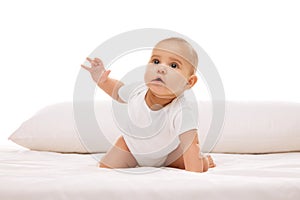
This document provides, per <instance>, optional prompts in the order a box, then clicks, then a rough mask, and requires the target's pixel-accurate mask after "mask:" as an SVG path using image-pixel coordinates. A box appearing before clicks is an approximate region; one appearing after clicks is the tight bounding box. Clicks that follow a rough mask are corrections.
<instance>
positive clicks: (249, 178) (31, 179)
mask: <svg viewBox="0 0 300 200" xmlns="http://www.w3.org/2000/svg"><path fill="white" fill-rule="evenodd" d="M102 155H103V154H95V155H88V154H61V153H53V152H39V151H30V150H27V149H23V148H16V147H1V148H0V199H1V200H24V199H30V200H40V199H49V200H50V199H55V200H59V199H72V200H79V199H80V200H83V199H84V200H89V199H95V200H96V199H101V200H102V199H109V200H113V199H118V200H120V199H132V200H140V199H143V200H147V199H172V200H173V199H180V200H182V199H189V200H190V199H207V200H215V199H222V200H224V199H239V200H240V199H243V200H245V199H251V200H252V199H256V200H260V199H261V200H266V199H272V200H277V199H278V200H279V199H280V200H289V199H291V200H296V199H300V152H298V153H278V154H260V155H242V154H211V155H212V157H213V158H214V160H215V162H216V164H217V167H216V168H213V169H209V171H208V172H206V173H195V172H188V171H184V170H180V169H174V168H167V167H164V168H152V167H141V168H131V169H114V170H112V169H103V168H98V167H97V160H99V159H100V158H101V156H102Z"/></svg>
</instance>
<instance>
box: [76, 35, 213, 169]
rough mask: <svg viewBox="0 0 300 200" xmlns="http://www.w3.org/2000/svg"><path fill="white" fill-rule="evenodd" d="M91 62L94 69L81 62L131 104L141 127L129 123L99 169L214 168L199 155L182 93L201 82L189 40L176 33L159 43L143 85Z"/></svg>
mask: <svg viewBox="0 0 300 200" xmlns="http://www.w3.org/2000/svg"><path fill="white" fill-rule="evenodd" d="M87 60H88V61H89V62H90V64H91V67H87V66H85V65H81V66H82V67H83V68H84V69H86V70H87V71H89V72H90V74H91V76H92V78H93V80H94V81H95V82H96V83H97V85H98V86H99V87H100V88H101V89H102V90H104V91H105V92H106V93H107V94H108V95H110V96H111V97H112V98H113V99H115V100H116V101H118V102H120V103H127V106H128V112H129V114H130V120H131V121H133V122H134V123H135V124H137V125H138V126H136V125H132V124H131V123H128V125H126V127H127V129H126V128H125V129H124V130H123V131H122V132H124V134H122V136H120V137H119V138H118V139H117V141H116V142H115V144H114V146H113V147H112V148H111V149H110V150H109V151H108V152H107V153H106V155H105V156H104V157H103V158H102V159H101V161H100V164H99V167H103V168H129V167H137V166H141V167H142V166H149V167H163V166H164V167H173V168H179V169H184V170H187V171H193V172H206V171H207V170H208V168H212V167H215V163H214V162H213V160H212V158H211V156H209V155H207V156H205V155H202V154H201V153H200V147H199V141H198V134H197V130H198V122H197V119H195V116H194V115H193V109H192V108H191V107H190V105H189V103H188V102H187V100H186V97H185V95H184V92H185V91H186V90H188V89H190V88H192V87H193V86H194V85H195V83H196V82H197V76H196V75H195V72H196V68H197V65H198V56H197V53H196V51H195V50H194V49H193V47H192V46H191V45H190V44H189V43H188V42H187V41H185V40H184V39H181V38H174V37H173V38H168V39H164V40H162V41H160V42H158V43H157V44H156V45H155V47H154V48H153V50H152V55H151V58H150V61H149V63H148V65H147V67H146V70H145V74H144V84H143V85H139V86H138V87H135V88H130V87H129V86H128V85H124V84H123V83H122V82H120V81H118V80H115V79H111V78H109V77H108V76H109V73H110V72H111V71H110V70H106V69H105V68H104V66H103V63H102V61H101V60H100V59H99V58H94V59H91V58H87ZM149 124H151V125H150V126H149ZM143 127H145V128H144V129H143ZM149 135H150V137H149Z"/></svg>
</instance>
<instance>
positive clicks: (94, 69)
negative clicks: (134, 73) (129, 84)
mask: <svg viewBox="0 0 300 200" xmlns="http://www.w3.org/2000/svg"><path fill="white" fill-rule="evenodd" d="M87 61H89V62H90V63H91V67H87V66H85V65H81V67H82V68H84V69H86V70H87V71H88V72H90V74H91V76H92V78H93V80H94V81H95V82H96V83H97V85H98V86H99V87H100V88H101V89H102V90H103V91H104V92H106V93H107V94H108V95H109V96H111V97H112V98H113V99H115V100H117V101H118V102H120V103H125V102H124V101H122V99H121V98H120V97H119V95H118V91H119V89H120V87H122V86H123V85H124V83H122V82H121V81H118V80H115V79H112V78H109V77H108V75H109V74H110V72H111V71H110V70H105V68H104V65H103V62H102V61H101V60H100V59H99V58H95V59H91V58H87Z"/></svg>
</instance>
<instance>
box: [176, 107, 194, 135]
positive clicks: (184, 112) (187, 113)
mask: <svg viewBox="0 0 300 200" xmlns="http://www.w3.org/2000/svg"><path fill="white" fill-rule="evenodd" d="M197 112H198V109H196V108H193V107H192V106H190V105H182V106H181V108H180V109H178V111H177V112H176V114H175V118H174V121H173V123H174V129H175V132H176V134H177V135H178V136H179V135H180V134H182V133H185V132H187V131H189V130H193V129H198V113H197Z"/></svg>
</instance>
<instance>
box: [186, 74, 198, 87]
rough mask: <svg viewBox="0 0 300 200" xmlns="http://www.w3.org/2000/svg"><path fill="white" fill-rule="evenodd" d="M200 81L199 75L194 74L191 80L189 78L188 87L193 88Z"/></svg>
mask: <svg viewBox="0 0 300 200" xmlns="http://www.w3.org/2000/svg"><path fill="white" fill-rule="evenodd" d="M197 81H198V77H197V76H196V75H195V74H193V75H192V76H190V78H189V80H188V83H187V85H188V88H192V87H193V86H194V85H195V84H196V83H197Z"/></svg>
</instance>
